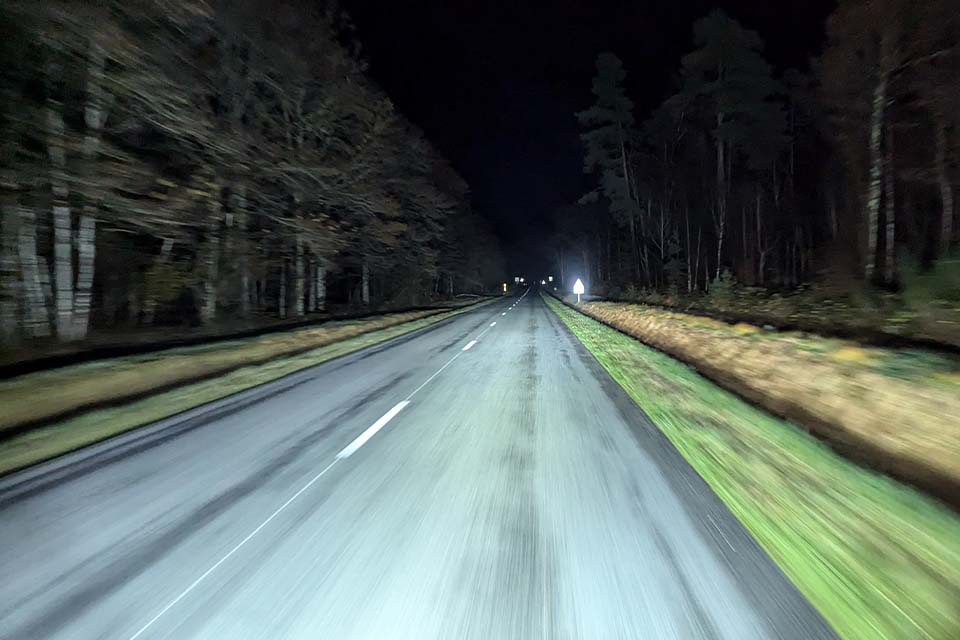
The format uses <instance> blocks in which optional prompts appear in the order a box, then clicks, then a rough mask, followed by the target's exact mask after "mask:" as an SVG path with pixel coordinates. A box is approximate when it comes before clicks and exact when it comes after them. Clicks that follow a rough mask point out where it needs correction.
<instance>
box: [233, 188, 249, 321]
mask: <svg viewBox="0 0 960 640" xmlns="http://www.w3.org/2000/svg"><path fill="white" fill-rule="evenodd" d="M233 208H234V213H235V215H236V218H237V220H236V228H237V231H238V233H239V236H240V242H239V243H238V244H239V255H238V256H237V262H238V263H239V269H240V317H242V318H249V317H250V311H251V309H250V304H251V300H252V299H253V291H252V288H251V282H250V255H249V249H250V242H249V238H248V237H247V236H248V234H249V232H250V229H249V228H248V227H249V224H250V216H249V215H248V212H247V187H246V185H245V184H242V183H241V184H237V185H236V189H235V192H234V207H233Z"/></svg>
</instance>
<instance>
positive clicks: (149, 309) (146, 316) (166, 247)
mask: <svg viewBox="0 0 960 640" xmlns="http://www.w3.org/2000/svg"><path fill="white" fill-rule="evenodd" d="M172 250H173V240H171V239H170V238H164V239H163V243H162V244H161V245H160V255H158V256H157V259H156V260H155V261H154V266H155V267H163V266H164V265H166V263H167V260H168V259H169V258H170V252H171V251H172ZM151 285H153V286H151ZM157 304H158V300H157V292H156V285H155V283H149V282H148V286H147V287H146V291H145V294H144V297H143V323H144V324H146V325H152V324H153V323H154V320H156V315H157Z"/></svg>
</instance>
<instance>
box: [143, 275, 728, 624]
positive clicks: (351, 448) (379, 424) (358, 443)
mask: <svg viewBox="0 0 960 640" xmlns="http://www.w3.org/2000/svg"><path fill="white" fill-rule="evenodd" d="M529 292H530V289H527V291H525V292H524V294H523V296H520V299H521V300H522V299H523V297H524V296H525V295H527V293H529ZM511 309H512V307H511ZM511 309H507V311H510V310H511ZM500 315H501V316H505V315H507V313H506V312H503V313H501V314H500ZM495 324H497V323H496V322H494V323H493V324H491V325H490V327H493V326H494V325H495ZM490 327H487V328H486V329H485V330H484V331H483V333H481V334H480V336H478V338H477V339H479V338H480V337H482V336H483V334H484V333H486V332H487V331H489V330H490ZM476 343H477V341H476V340H471V341H470V343H469V344H467V346H465V347H464V348H463V349H462V350H461V351H460V352H459V353H457V354H456V355H454V356H453V357H452V358H450V359H449V360H447V362H446V364H444V365H443V366H442V367H440V368H439V369H437V371H436V373H434V374H433V375H432V376H430V377H429V378H427V379H426V380H424V381H423V383H422V384H421V385H420V386H419V387H417V388H416V389H414V390H413V392H412V393H411V394H410V395H408V396H407V397H406V398H404V399H403V401H401V402H400V403H398V404H397V405H396V406H394V407H393V408H392V409H390V411H388V412H387V413H385V414H384V415H383V416H382V417H381V418H380V419H379V420H377V421H376V422H374V423H373V424H372V425H370V426H369V427H367V429H366V431H364V432H363V433H362V434H360V435H359V436H358V437H357V438H355V439H354V440H353V442H351V443H350V444H349V445H347V446H346V447H345V448H344V449H343V450H342V451H341V452H340V453H338V454H337V456H336V458H334V459H333V462H331V463H330V464H328V465H327V466H326V467H324V468H323V470H322V471H320V473H318V474H317V475H315V476H313V478H311V479H310V481H309V482H308V483H307V484H305V485H303V487H301V488H300V490H299V491H297V492H296V493H295V494H293V495H292V496H290V497H289V498H288V499H287V501H286V502H284V503H283V504H282V505H280V506H279V507H278V508H277V510H276V511H274V512H273V513H271V514H270V516H269V517H268V518H267V519H266V520H264V521H263V522H261V523H260V525H259V526H258V527H257V528H256V529H254V530H253V531H251V532H250V533H248V534H247V537H245V538H244V539H243V540H241V541H240V542H239V543H237V545H236V546H235V547H233V548H232V549H230V551H228V552H227V553H226V555H224V556H223V557H222V558H220V559H219V560H217V561H216V562H215V563H214V564H213V566H211V567H210V568H209V569H207V570H206V571H204V572H203V573H202V574H201V575H200V577H199V578H197V579H196V580H194V581H193V582H192V583H191V584H190V586H188V587H187V588H186V589H184V590H183V591H181V592H180V595H178V596H177V597H176V598H174V599H173V600H171V601H170V602H169V604H167V606H165V607H164V608H163V609H161V610H160V611H159V612H158V613H157V614H156V615H155V616H153V617H152V618H150V620H148V621H147V623H146V624H145V625H143V626H142V627H140V628H139V629H138V630H137V632H136V633H134V634H133V635H132V636H130V638H129V640H137V638H139V637H140V636H142V635H143V634H144V633H145V632H146V631H147V630H148V629H149V628H150V627H152V626H153V625H154V623H156V621H157V620H159V619H160V618H162V617H163V616H164V615H165V614H166V613H167V612H168V611H170V609H172V608H173V607H175V606H176V605H177V603H178V602H180V601H181V600H183V599H184V598H186V597H187V596H188V595H190V593H191V592H192V591H193V590H194V589H196V588H197V587H198V586H199V585H200V583H202V582H203V581H204V580H206V579H207V578H208V577H209V576H210V574H212V573H213V572H214V571H216V570H217V569H218V568H219V567H220V565H222V564H223V563H224V562H226V561H227V560H229V559H230V558H231V557H232V556H233V554H235V553H236V552H237V551H239V550H240V549H241V548H243V546H244V545H246V544H247V543H248V542H250V541H251V540H253V538H254V537H255V536H256V535H257V534H258V533H260V532H261V531H262V530H263V529H264V528H265V527H266V526H267V525H268V524H270V523H271V522H273V520H274V518H276V517H277V516H278V515H280V514H281V513H282V512H283V511H284V510H285V509H286V508H287V507H289V506H290V505H291V504H292V503H293V502H294V500H296V499H297V498H299V497H300V496H301V495H303V493H304V492H305V491H306V490H307V489H309V488H310V487H312V486H313V485H314V484H316V482H317V480H319V479H320V478H322V477H323V476H324V475H325V474H326V473H327V471H329V470H330V469H332V468H333V467H334V465H336V464H337V463H338V462H340V461H341V460H343V459H346V458H348V457H350V456H351V455H352V454H353V453H354V452H356V450H357V449H359V448H360V447H362V446H363V445H364V444H366V442H367V441H368V440H370V438H372V437H373V436H374V435H376V433H377V432H378V431H380V430H381V429H382V428H383V427H384V426H385V425H386V424H387V423H388V422H390V420H392V419H393V418H394V417H396V415H397V414H398V413H400V412H401V411H402V410H403V408H404V407H406V406H407V405H408V404H410V399H411V398H413V396H415V395H416V394H417V393H418V392H419V391H420V390H421V389H423V388H424V387H425V386H427V385H428V384H430V383H431V382H433V380H434V379H435V378H436V377H437V376H439V375H440V374H441V373H443V371H444V370H445V369H446V368H447V367H449V366H450V365H451V364H453V361H454V360H456V359H457V358H459V357H460V356H461V355H463V352H464V351H466V350H467V349H469V348H471V347H472V346H473V345H475V344H476ZM728 544H729V543H728Z"/></svg>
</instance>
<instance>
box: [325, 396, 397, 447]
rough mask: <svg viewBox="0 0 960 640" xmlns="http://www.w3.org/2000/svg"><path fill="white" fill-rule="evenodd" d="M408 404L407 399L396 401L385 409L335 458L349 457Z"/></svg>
mask: <svg viewBox="0 0 960 640" xmlns="http://www.w3.org/2000/svg"><path fill="white" fill-rule="evenodd" d="M408 404H410V401H409V400H403V401H402V402H398V403H397V404H396V405H394V407H393V409H390V411H387V412H386V413H385V414H383V415H382V416H380V419H379V420H377V421H376V422H374V423H373V424H372V425H370V426H369V427H367V429H366V431H364V432H363V433H361V434H360V435H358V436H357V437H356V438H354V440H353V442H351V443H350V444H348V445H347V446H346V447H344V448H343V451H341V452H340V453H338V454H337V460H343V459H344V458H349V457H350V456H352V455H353V454H354V453H356V451H357V449H359V448H360V447H362V446H363V445H365V444H367V440H369V439H370V438H372V437H373V436H375V435H377V431H380V429H383V428H384V427H385V426H387V423H388V422H390V421H391V420H393V419H394V417H396V415H397V414H398V413H400V412H401V411H403V408H404V407H405V406H407V405H408Z"/></svg>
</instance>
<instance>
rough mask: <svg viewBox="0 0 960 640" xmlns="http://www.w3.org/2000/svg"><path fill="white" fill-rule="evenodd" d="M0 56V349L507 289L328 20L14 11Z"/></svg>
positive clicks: (347, 41) (438, 169)
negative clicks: (0, 59)
mask: <svg viewBox="0 0 960 640" xmlns="http://www.w3.org/2000/svg"><path fill="white" fill-rule="evenodd" d="M0 48H2V56H3V60H4V64H3V70H2V74H3V76H2V87H0V91H2V96H0V148H2V159H0V172H2V174H0V176H2V177H0V218H2V220H0V222H2V225H0V344H3V345H5V346H8V347H9V346H12V345H22V344H24V343H29V344H38V343H43V342H50V343H59V342H63V341H77V340H83V339H84V338H85V337H87V336H88V335H90V334H95V333H97V332H100V333H104V334H111V335H113V334H117V333H124V332H126V333H136V332H137V331H143V330H148V329H149V328H150V327H153V326H158V327H162V326H174V325H179V326H184V325H190V326H210V327H220V326H223V327H229V326H231V325H234V324H236V323H238V322H256V321H258V319H262V320H263V321H268V320H269V319H274V320H271V321H275V319H278V318H280V319H283V318H287V319H296V318H302V317H305V316H307V315H308V314H310V313H312V312H317V311H322V310H324V309H325V308H328V307H329V306H336V307H342V308H348V309H358V310H362V309H365V308H369V309H397V308H409V307H413V306H417V305H423V304H426V303H429V302H431V301H434V300H437V299H441V298H450V297H453V296H454V295H456V294H460V293H463V292H482V291H485V290H488V289H490V288H492V287H494V286H496V285H497V284H498V283H499V282H500V280H501V279H502V272H503V270H504V266H503V259H502V258H501V255H500V253H499V249H498V246H497V239H496V236H495V235H494V234H493V232H492V230H491V229H490V228H489V227H488V225H487V223H486V222H485V221H484V220H483V218H481V217H480V216H478V215H477V214H475V213H474V212H472V211H471V208H470V203H469V188H468V185H467V184H466V183H465V181H464V180H463V178H461V176H460V175H458V173H457V172H456V171H455V170H454V169H453V168H452V167H451V165H450V164H449V163H448V161H447V160H445V159H444V158H443V157H442V156H441V154H440V153H439V152H438V151H437V150H436V149H435V148H433V147H432V146H431V144H430V143H429V141H428V140H427V139H426V138H425V137H424V134H423V133H422V132H421V131H420V130H419V129H418V128H417V127H416V126H414V125H413V124H412V123H411V122H409V121H407V120H406V119H405V118H404V116H403V115H402V114H401V113H399V112H398V110H397V109H396V108H395V106H394V105H393V103H392V102H391V100H390V98H389V96H387V95H385V94H384V92H383V91H382V90H381V89H380V88H378V86H377V85H376V84H375V83H374V82H373V81H371V80H370V79H369V77H368V75H367V74H366V68H365V62H364V59H363V56H362V53H361V51H360V47H359V45H358V44H357V42H356V40H355V37H354V32H353V29H352V27H351V23H350V20H349V18H348V17H347V16H346V15H345V14H344V13H343V12H342V11H341V10H340V9H339V8H338V6H337V5H336V4H335V3H333V2H317V1H308V0H283V1H281V2H277V1H275V0H243V1H233V0H177V1H176V2H173V1H170V0H123V1H120V0H105V1H103V2H82V3H78V2H70V1H67V0H51V1H49V2H33V1H27V0H24V1H11V2H7V3H4V11H3V12H2V17H0Z"/></svg>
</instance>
